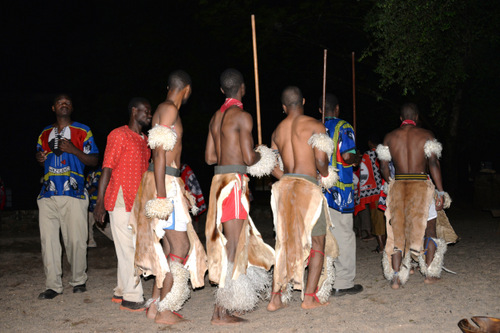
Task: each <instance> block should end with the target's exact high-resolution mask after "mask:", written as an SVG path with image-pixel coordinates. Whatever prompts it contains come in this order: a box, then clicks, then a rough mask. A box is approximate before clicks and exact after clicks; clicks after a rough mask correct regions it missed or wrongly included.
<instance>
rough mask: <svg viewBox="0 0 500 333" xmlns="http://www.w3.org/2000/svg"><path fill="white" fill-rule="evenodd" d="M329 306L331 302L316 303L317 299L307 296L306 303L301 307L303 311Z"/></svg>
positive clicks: (305, 297)
mask: <svg viewBox="0 0 500 333" xmlns="http://www.w3.org/2000/svg"><path fill="white" fill-rule="evenodd" d="M328 304H330V302H326V303H319V302H317V301H316V299H315V298H314V297H313V296H309V295H306V296H304V301H303V302H302V304H301V305H300V307H301V308H302V309H306V310H309V309H315V308H319V307H320V306H326V305H328Z"/></svg>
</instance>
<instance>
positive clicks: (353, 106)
mask: <svg viewBox="0 0 500 333" xmlns="http://www.w3.org/2000/svg"><path fill="white" fill-rule="evenodd" d="M352 125H353V128H354V134H356V70H355V68H354V52H352Z"/></svg>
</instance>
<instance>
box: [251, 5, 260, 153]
mask: <svg viewBox="0 0 500 333" xmlns="http://www.w3.org/2000/svg"><path fill="white" fill-rule="evenodd" d="M252 42H253V69H254V74H255V104H256V110H257V135H258V136H257V137H258V142H259V145H261V144H262V129H261V126H260V94H259V65H258V64H257V35H256V33H255V15H253V14H252Z"/></svg>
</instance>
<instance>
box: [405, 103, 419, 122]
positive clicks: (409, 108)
mask: <svg viewBox="0 0 500 333" xmlns="http://www.w3.org/2000/svg"><path fill="white" fill-rule="evenodd" d="M417 116H418V107H417V105H416V104H414V103H405V104H403V106H402V107H401V118H403V120H407V119H408V120H417Z"/></svg>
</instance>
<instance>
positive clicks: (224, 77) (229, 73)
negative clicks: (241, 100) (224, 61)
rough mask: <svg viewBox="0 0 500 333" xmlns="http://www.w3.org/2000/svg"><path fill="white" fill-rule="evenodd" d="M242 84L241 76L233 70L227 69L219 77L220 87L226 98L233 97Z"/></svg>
mask: <svg viewBox="0 0 500 333" xmlns="http://www.w3.org/2000/svg"><path fill="white" fill-rule="evenodd" d="M243 83H245V81H244V80H243V75H242V74H241V73H240V72H239V71H238V70H236V69H234V68H228V69H226V70H225V71H224V72H222V74H221V75H220V86H221V88H222V90H224V94H225V95H226V97H234V96H235V95H236V94H237V93H238V90H239V89H240V87H241V85H242V84H243Z"/></svg>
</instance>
